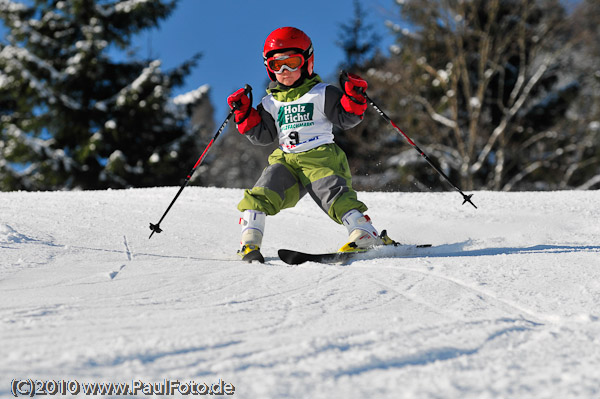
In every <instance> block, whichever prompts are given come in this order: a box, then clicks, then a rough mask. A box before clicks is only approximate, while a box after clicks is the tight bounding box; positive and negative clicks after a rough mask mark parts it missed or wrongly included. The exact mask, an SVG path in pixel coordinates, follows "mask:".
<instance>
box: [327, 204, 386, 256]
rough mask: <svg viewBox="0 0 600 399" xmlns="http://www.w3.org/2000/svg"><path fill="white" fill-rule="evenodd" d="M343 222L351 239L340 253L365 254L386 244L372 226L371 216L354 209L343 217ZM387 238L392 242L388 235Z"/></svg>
mask: <svg viewBox="0 0 600 399" xmlns="http://www.w3.org/2000/svg"><path fill="white" fill-rule="evenodd" d="M342 222H343V224H344V226H346V228H347V229H348V234H349V235H350V237H349V238H348V239H349V241H348V242H347V243H346V244H344V245H343V246H342V247H341V248H340V249H339V250H338V252H364V251H366V250H368V249H369V248H372V247H374V246H377V245H384V244H385V242H384V241H383V239H382V238H381V237H380V236H379V234H378V233H377V230H376V229H375V227H373V224H371V219H370V218H369V216H367V215H363V214H362V212H359V211H358V210H356V209H353V210H351V211H349V212H347V213H346V214H344V216H342ZM385 237H386V238H387V240H389V241H392V240H391V239H390V238H389V237H387V234H386V236H385Z"/></svg>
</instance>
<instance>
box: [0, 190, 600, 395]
mask: <svg viewBox="0 0 600 399" xmlns="http://www.w3.org/2000/svg"><path fill="white" fill-rule="evenodd" d="M175 191H176V188H173V187H171V188H155V189H137V190H108V191H101V192H100V191H98V192H53V193H23V192H14V193H0V209H2V219H0V252H1V259H2V260H1V261H0V337H1V341H2V349H1V352H0V354H1V355H2V356H0V397H8V396H12V395H11V393H10V381H11V380H12V379H13V378H32V379H36V378H37V379H48V378H53V379H56V380H59V379H68V380H73V379H76V380H78V381H81V382H109V381H110V382H131V381H132V380H143V381H145V382H158V381H163V380H164V379H172V380H180V381H196V382H207V383H209V384H211V383H214V382H217V381H218V380H219V379H222V380H224V381H227V382H229V383H232V384H233V385H234V386H235V387H236V391H235V395H233V397H237V398H307V397H310V398H332V397H336V398H337V397H340V398H342V397H343V398H365V397H369V398H389V397H398V398H442V397H443V398H461V399H463V398H478V399H479V398H536V399H539V398H549V399H550V398H552V399H554V398H558V397H561V398H590V399H592V398H595V399H597V398H599V397H600V374H599V373H598V371H597V370H598V369H600V223H599V221H600V207H599V206H598V204H599V203H600V192H598V191H589V192H552V193H493V192H477V193H475V195H474V196H473V201H474V202H475V203H476V204H477V205H478V207H479V209H477V210H473V209H470V208H468V207H461V206H460V202H461V199H460V198H459V197H457V196H456V193H411V194H408V193H359V196H360V198H361V199H363V200H364V201H365V202H366V203H367V204H368V205H369V207H370V210H369V212H368V213H369V215H370V216H371V218H372V219H373V221H374V224H375V226H376V227H378V228H380V229H384V228H385V229H387V230H388V232H389V234H390V236H391V237H392V238H394V239H396V240H398V241H400V242H406V243H431V244H433V245H434V246H433V247H432V248H426V249H406V248H405V249H403V250H399V249H397V248H383V249H380V250H377V251H373V252H372V253H368V254H363V255H361V256H360V257H357V258H356V259H355V260H353V261H351V262H350V263H348V264H345V265H321V264H315V263H307V264H304V265H300V266H289V265H286V264H284V263H283V262H282V261H280V260H279V259H278V258H277V257H276V256H275V254H276V250H277V249H278V248H291V249H301V250H308V251H310V252H315V253H317V252H325V251H330V250H331V249H332V248H338V247H339V246H340V244H341V243H343V241H344V239H345V238H346V232H345V229H344V228H343V227H341V226H337V225H336V224H335V223H332V222H331V221H329V219H328V218H327V216H326V215H324V214H323V213H322V212H321V211H319V210H318V208H317V206H316V205H315V204H313V203H312V201H311V200H310V199H303V200H302V201H301V202H300V203H299V204H298V206H297V207H296V208H293V209H289V210H284V211H283V212H281V214H280V215H277V216H276V217H272V218H271V217H269V218H268V219H267V229H266V232H265V237H264V243H263V250H264V255H265V258H266V261H267V263H266V264H264V265H261V264H246V263H243V262H240V261H239V260H238V259H237V256H236V255H235V251H236V249H237V246H238V242H239V226H238V225H237V224H236V222H237V219H238V217H239V214H238V213H237V211H236V209H235V206H236V203H237V201H239V199H240V198H241V195H242V190H232V189H216V188H197V187H189V188H187V189H186V191H185V192H184V193H183V194H182V196H181V197H180V198H179V199H178V202H177V203H176V205H175V206H174V207H173V209H172V210H171V212H170V214H169V215H168V216H167V218H165V220H164V221H163V222H162V223H161V227H162V228H163V230H164V231H163V232H162V233H161V234H155V235H154V236H153V237H152V239H151V240H149V239H148V233H149V231H148V223H149V222H156V220H157V219H156V218H157V217H158V216H160V215H161V214H162V212H163V211H164V207H165V206H166V205H167V204H168V203H169V201H170V200H171V198H172V196H173V194H174V192H175ZM41 204H43V205H41ZM127 397H133V396H127ZM137 397H146V396H144V395H141V394H140V395H137ZM147 397H151V396H147Z"/></svg>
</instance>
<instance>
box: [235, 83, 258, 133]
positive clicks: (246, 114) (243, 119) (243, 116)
mask: <svg viewBox="0 0 600 399" xmlns="http://www.w3.org/2000/svg"><path fill="white" fill-rule="evenodd" d="M227 104H229V107H230V108H231V109H233V110H234V111H233V113H234V115H235V123H237V127H238V131H239V132H240V133H241V134H245V133H247V132H248V131H249V130H250V129H252V128H253V127H255V126H256V125H258V124H259V123H260V121H261V118H260V114H259V113H258V111H257V110H255V109H254V108H252V104H251V103H250V99H249V98H248V95H247V94H246V89H244V88H242V89H239V90H238V91H236V92H235V93H233V94H231V95H230V96H229V97H227Z"/></svg>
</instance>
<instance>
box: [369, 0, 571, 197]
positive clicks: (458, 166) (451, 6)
mask: <svg viewBox="0 0 600 399" xmlns="http://www.w3.org/2000/svg"><path fill="white" fill-rule="evenodd" d="M396 3H397V7H398V10H399V14H398V16H397V17H396V21H395V22H390V23H389V27H390V28H391V31H392V32H393V34H394V35H396V38H397V39H396V41H397V43H396V45H395V46H394V47H393V48H392V51H393V55H392V56H391V57H390V59H389V60H388V62H387V63H386V64H385V65H384V66H382V67H379V66H375V67H373V68H371V69H370V70H368V72H367V77H368V79H369V82H370V85H371V86H370V90H371V97H372V98H374V99H381V100H382V104H381V105H385V106H386V108H387V109H389V111H390V113H391V114H392V115H393V116H394V118H395V119H396V121H397V122H398V123H399V125H400V126H402V127H403V128H404V130H405V131H406V132H407V133H408V134H409V135H411V136H413V138H415V139H416V140H417V142H419V143H420V144H422V145H421V147H422V148H423V149H424V150H425V151H426V152H427V154H428V155H430V157H431V158H433V159H435V160H436V161H437V162H438V163H439V164H440V166H441V167H442V169H443V170H444V171H445V172H446V173H447V174H448V175H450V176H451V178H452V179H453V180H454V181H455V182H456V183H457V184H459V185H460V186H461V187H462V188H463V189H465V190H471V189H474V188H479V189H483V188H487V189H495V190H514V189H532V188H542V189H543V188H551V187H555V186H557V185H558V184H560V183H559V181H560V179H556V178H554V177H553V176H555V175H556V174H557V173H562V172H564V168H565V165H566V164H567V163H568V162H569V159H570V157H571V156H572V155H574V151H575V148H574V147H573V146H572V144H573V143H572V141H571V139H572V138H571V137H570V135H569V134H568V133H567V132H565V131H564V130H561V129H557V127H558V126H559V123H560V122H561V121H562V120H563V119H564V117H565V114H566V112H567V110H568V109H569V106H570V104H572V103H573V101H574V99H575V98H576V97H577V96H578V94H579V92H580V89H581V84H580V82H579V81H578V79H577V77H576V76H574V75H572V74H569V73H568V72H569V71H567V70H565V68H564V66H565V65H566V64H567V61H568V57H569V54H571V51H572V48H573V45H574V43H575V42H574V41H573V36H572V35H571V32H570V31H569V29H568V23H567V22H568V15H567V14H566V13H565V10H564V8H563V7H562V6H561V4H560V2H559V1H558V0H461V1H445V0H444V1H441V0H398V1H397V2H396ZM371 124H372V123H371ZM365 128H367V129H370V130H371V132H377V133H378V134H380V133H379V132H380V131H381V129H382V127H381V124H378V125H376V126H370V125H369V123H367V124H366V125H365ZM396 140H398V141H399V142H401V141H402V139H401V138H399V137H397V138H396ZM379 141H380V142H385V143H387V144H388V145H390V144H392V147H394V148H396V149H398V147H395V146H393V144H394V140H393V139H391V138H390V137H389V136H388V137H380V138H379ZM418 159H419V157H418V154H417V153H416V152H415V151H414V150H413V149H412V148H409V149H405V150H401V151H399V154H398V155H397V156H395V157H393V158H391V159H389V161H388V164H387V166H388V171H390V170H391V169H389V168H390V167H391V166H393V164H395V165H396V167H397V168H399V169H401V168H406V167H407V165H411V164H412V165H414V164H416V162H417V161H418ZM420 165H422V164H420ZM422 170H423V171H425V172H426V174H423V173H421V171H422ZM410 173H411V174H413V175H416V176H417V180H418V181H419V182H420V184H423V185H424V186H428V187H435V186H438V187H439V183H437V182H434V181H433V179H436V180H437V176H436V175H435V174H434V173H431V170H429V169H427V167H426V166H424V167H422V168H421V167H419V168H414V169H412V170H411V172H410ZM382 180H383V179H382ZM404 183H406V182H404Z"/></svg>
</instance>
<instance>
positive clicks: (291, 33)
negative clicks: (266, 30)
mask: <svg viewBox="0 0 600 399" xmlns="http://www.w3.org/2000/svg"><path fill="white" fill-rule="evenodd" d="M289 50H293V51H298V53H300V54H302V56H303V57H304V60H305V61H304V65H302V71H303V72H305V73H306V74H307V75H308V76H310V75H312V74H313V66H314V54H313V46H312V41H311V40H310V37H308V35H306V33H304V32H302V31H301V30H300V29H296V28H292V27H290V26H286V27H283V28H278V29H275V30H274V31H273V32H271V33H270V34H269V36H267V39H266V40H265V46H264V48H263V60H264V63H265V67H266V66H267V58H269V57H271V56H272V55H273V54H276V53H282V52H285V51H289ZM267 74H268V75H269V78H270V79H271V80H273V81H275V80H276V79H275V74H274V73H273V72H270V71H269V69H268V68H267Z"/></svg>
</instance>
